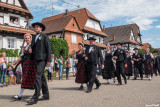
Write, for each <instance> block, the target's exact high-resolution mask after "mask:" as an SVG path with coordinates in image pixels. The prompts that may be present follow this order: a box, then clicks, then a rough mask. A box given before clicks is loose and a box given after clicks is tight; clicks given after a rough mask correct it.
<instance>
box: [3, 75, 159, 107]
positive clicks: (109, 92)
mask: <svg viewBox="0 0 160 107" xmlns="http://www.w3.org/2000/svg"><path fill="white" fill-rule="evenodd" d="M99 79H100V81H101V83H102V86H101V87H100V89H99V90H95V89H93V91H92V93H89V94H88V93H85V91H86V88H85V89H84V90H83V91H79V90H77V89H78V87H79V85H78V84H76V83H75V82H74V78H72V79H71V80H67V81H66V80H61V81H59V80H54V81H52V82H49V83H48V85H49V91H50V100H49V101H42V102H38V103H37V104H36V105H33V107H158V104H160V76H158V77H154V78H153V79H152V81H148V80H147V79H144V80H136V81H135V80H129V81H128V84H127V85H122V86H117V85H116V84H117V83H116V84H114V83H112V81H111V84H110V85H106V84H105V80H103V79H102V78H99ZM85 87H86V86H85ZM94 88H95V85H94ZM19 89H20V85H17V86H9V87H4V88H0V107H24V106H29V105H26V104H27V103H26V102H27V101H28V100H29V98H30V97H31V96H32V95H33V93H34V91H33V90H25V92H24V96H23V99H22V100H21V101H13V100H12V99H11V97H12V96H13V95H16V94H17V93H18V92H19ZM147 104H148V106H147ZM153 104H154V105H155V106H151V105H153ZM31 107H32V106H31Z"/></svg>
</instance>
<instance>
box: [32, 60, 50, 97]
mask: <svg viewBox="0 0 160 107" xmlns="http://www.w3.org/2000/svg"><path fill="white" fill-rule="evenodd" d="M45 66H46V61H36V76H35V93H34V95H33V97H32V98H33V99H38V97H39V96H40V91H41V89H42V94H43V97H46V98H48V97H49V91H48V85H47V81H46V78H45V75H44V68H45Z"/></svg>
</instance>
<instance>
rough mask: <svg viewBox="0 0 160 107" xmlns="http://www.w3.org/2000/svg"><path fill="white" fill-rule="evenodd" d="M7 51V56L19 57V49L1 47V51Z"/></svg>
mask: <svg viewBox="0 0 160 107" xmlns="http://www.w3.org/2000/svg"><path fill="white" fill-rule="evenodd" d="M2 52H5V53H6V55H7V57H18V56H19V55H18V53H19V51H18V49H5V48H3V49H0V53H2Z"/></svg>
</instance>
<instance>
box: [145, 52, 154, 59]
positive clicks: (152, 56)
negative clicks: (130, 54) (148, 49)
mask: <svg viewBox="0 0 160 107" xmlns="http://www.w3.org/2000/svg"><path fill="white" fill-rule="evenodd" d="M149 54H150V56H151V58H152V59H153V54H152V53H147V55H149ZM144 59H146V57H145V55H144Z"/></svg>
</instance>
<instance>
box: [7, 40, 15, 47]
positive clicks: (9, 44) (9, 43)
mask: <svg viewBox="0 0 160 107" xmlns="http://www.w3.org/2000/svg"><path fill="white" fill-rule="evenodd" d="M14 43H15V40H14V39H8V48H14Z"/></svg>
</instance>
